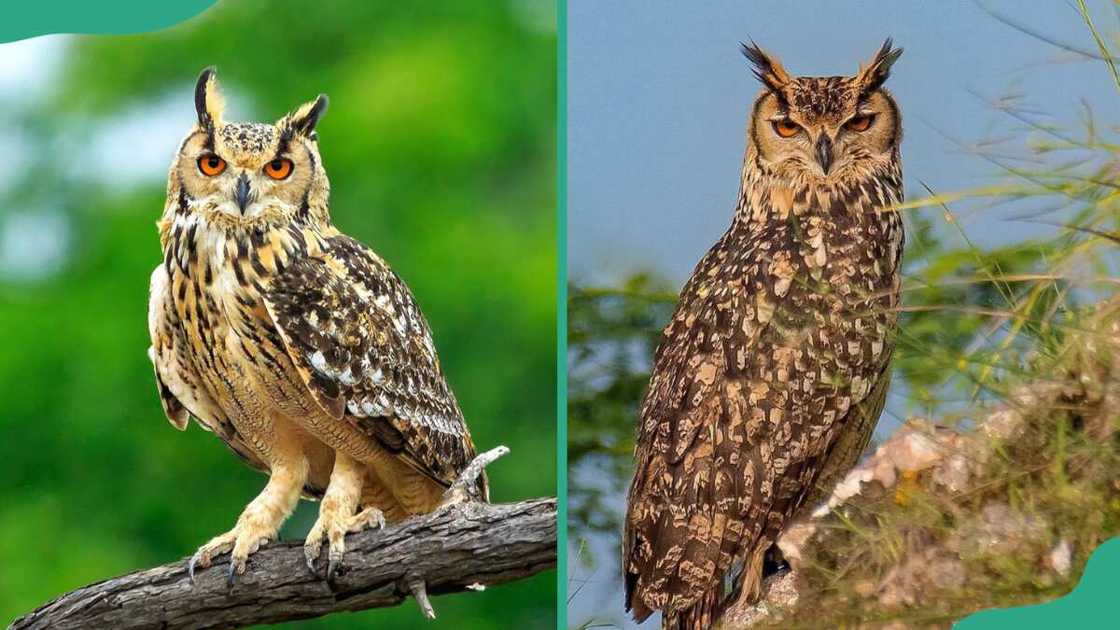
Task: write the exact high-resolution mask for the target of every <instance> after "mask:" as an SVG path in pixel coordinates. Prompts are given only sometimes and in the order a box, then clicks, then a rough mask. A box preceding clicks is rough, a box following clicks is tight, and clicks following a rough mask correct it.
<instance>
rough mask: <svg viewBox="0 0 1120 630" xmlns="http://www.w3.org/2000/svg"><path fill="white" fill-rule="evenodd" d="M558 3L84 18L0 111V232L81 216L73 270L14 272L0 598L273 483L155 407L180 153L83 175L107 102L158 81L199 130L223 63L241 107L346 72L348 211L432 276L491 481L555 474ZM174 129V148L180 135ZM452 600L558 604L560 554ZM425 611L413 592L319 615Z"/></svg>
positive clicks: (255, 6) (217, 524)
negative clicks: (201, 84) (202, 107)
mask: <svg viewBox="0 0 1120 630" xmlns="http://www.w3.org/2000/svg"><path fill="white" fill-rule="evenodd" d="M534 11H536V12H534ZM550 11H551V3H548V2H538V3H531V2H510V3H508V4H507V3H479V2H465V1H464V2H451V3H441V4H440V7H439V8H438V9H435V8H432V7H427V6H426V5H425V7H423V8H420V7H418V6H413V5H411V4H401V3H393V2H367V1H364V0H363V1H359V0H351V1H348V2H341V1H340V2H332V3H329V4H327V5H310V4H308V3H305V2H265V1H264V0H251V1H238V2H232V1H227V2H222V3H219V4H218V5H217V6H216V7H214V8H212V9H210V10H208V11H206V12H204V13H203V14H202V15H201V16H199V17H197V18H194V19H192V20H190V21H188V22H186V23H184V24H182V25H179V26H176V27H173V28H171V29H168V30H165V31H161V32H157V33H152V34H143V35H135V36H123V37H116V36H114V37H102V36H94V37H77V38H74V39H72V40H70V41H69V46H68V48H67V49H66V51H65V54H64V58H63V60H62V62H61V64H60V75H59V76H58V77H57V79H56V80H55V81H54V82H53V85H52V86H51V88H50V89H49V90H48V91H47V92H46V94H45V95H44V96H42V97H40V98H38V99H36V100H35V102H33V103H28V104H27V105H26V106H24V107H18V108H17V107H12V108H9V109H7V110H6V111H5V112H4V113H2V114H0V116H2V117H4V118H2V119H0V125H2V126H4V127H10V128H13V129H18V130H19V132H20V134H21V135H22V136H23V137H24V138H25V139H26V140H28V142H27V143H26V144H27V146H28V149H29V152H28V153H27V154H25V155H23V156H22V158H23V162H24V165H25V166H26V168H25V169H24V170H22V171H21V173H20V175H19V176H18V177H17V178H16V179H15V181H12V182H11V183H10V185H9V186H8V189H7V191H0V235H2V231H3V230H5V229H12V228H11V226H12V221H11V220H12V219H13V217H16V216H25V215H28V214H30V215H32V216H38V215H39V213H46V214H48V215H50V216H56V215H61V216H62V218H63V219H64V222H65V225H66V226H67V228H68V229H67V232H68V234H69V240H68V244H67V246H66V248H65V251H64V252H63V254H64V255H63V257H62V261H61V266H60V267H59V268H58V269H55V270H51V269H42V270H39V271H40V272H41V273H38V272H37V273H31V274H25V275H18V274H16V275H13V274H10V273H9V274H3V275H0V329H2V330H3V331H4V339H5V340H6V341H7V343H5V344H3V347H0V381H2V382H3V383H4V387H3V393H2V394H0V428H2V430H3V433H4V436H5V439H4V440H3V442H2V443H0V478H2V479H3V480H4V484H3V487H2V490H0V566H3V567H4V569H3V570H2V571H0V619H10V618H12V617H14V616H16V615H17V614H22V613H24V612H27V611H29V610H30V609H32V608H33V607H34V606H36V605H37V604H39V603H42V602H43V601H45V600H47V599H48V598H50V597H53V596H55V595H57V594H60V593H61V592H63V591H65V590H69V589H71V588H74V587H77V586H80V585H82V584H85V583H88V582H91V581H94V580H97V579H101V578H104V577H107V576H111V575H114V574H119V573H124V572H127V571H130V570H133V569H137V568H142V567H145V566H150V565H153V564H158V563H163V562H167V561H169V560H173V559H175V558H178V557H183V556H185V555H189V554H190V553H192V552H193V551H194V549H195V548H196V547H197V546H198V545H199V544H201V543H203V542H205V540H207V539H208V538H209V537H210V536H212V535H215V534H217V533H220V532H222V531H225V530H227V529H229V527H231V526H232V524H233V521H234V520H235V518H236V516H237V514H238V511H239V510H240V509H241V508H242V507H243V506H244V505H245V504H246V503H247V502H248V501H249V500H250V499H251V498H252V497H253V496H254V495H255V494H256V493H257V492H258V491H259V490H260V488H261V487H262V486H263V483H264V478H263V477H262V476H260V475H259V474H258V473H255V472H253V471H251V470H249V469H248V468H246V467H245V466H244V465H243V464H242V463H241V462H240V461H238V460H237V458H235V457H232V456H231V455H230V453H229V452H228V451H227V449H226V448H225V447H224V446H222V445H221V443H220V442H219V441H217V440H216V439H215V438H214V436H212V435H210V434H207V433H205V432H203V431H202V430H200V429H199V428H198V427H197V426H193V425H192V426H191V427H190V428H189V429H188V430H187V431H186V432H185V433H183V434H180V433H178V432H176V431H175V430H173V429H172V428H171V427H170V426H169V425H168V424H167V422H166V420H165V419H164V418H163V413H162V411H161V409H160V406H159V401H158V397H157V395H156V391H155V387H154V379H153V377H152V373H151V365H150V363H149V362H148V359H147V357H146V356H145V350H146V348H147V346H148V343H149V342H148V338H147V327H146V312H147V286H148V276H149V274H150V273H151V270H152V268H153V267H154V266H155V265H156V264H157V263H158V261H159V259H160V252H159V243H158V239H157V235H156V231H155V227H154V222H155V220H156V218H157V217H158V216H159V214H160V212H161V209H162V207H163V187H164V184H165V181H164V179H163V177H162V176H158V177H155V176H153V177H148V178H145V179H143V180H142V181H141V182H140V183H138V184H136V185H131V184H127V185H122V184H120V183H119V182H116V181H114V180H115V179H116V178H115V176H114V174H113V173H114V169H115V168H118V167H119V168H120V169H121V170H129V169H130V168H131V167H130V165H129V164H127V161H128V160H129V157H130V156H129V155H127V154H122V155H117V156H116V157H115V158H114V159H115V160H117V161H119V164H100V165H95V166H98V167H99V169H101V170H98V172H102V170H104V171H105V172H108V173H109V175H108V176H107V177H106V178H100V179H99V178H97V177H89V176H87V175H83V174H76V173H77V172H78V171H82V169H83V167H85V166H88V165H85V164H82V163H81V162H82V159H83V158H81V157H80V156H82V155H85V154H84V153H83V151H84V150H85V148H86V145H87V144H88V143H89V142H90V141H91V139H93V138H95V137H96V134H97V133H99V132H102V131H103V130H104V129H105V128H106V125H107V124H109V123H112V124H120V123H122V122H125V123H127V122H132V121H133V120H137V119H139V120H143V119H145V117H154V116H155V115H156V111H155V110H153V109H152V107H157V106H158V105H159V104H165V103H168V102H172V103H177V104H178V103H181V104H182V109H176V110H175V111H181V112H183V114H184V117H183V119H182V121H181V122H182V133H183V134H185V133H186V132H187V131H188V130H189V128H190V126H191V124H192V122H193V119H192V118H191V117H190V116H191V114H193V107H192V105H191V102H192V101H191V97H192V93H191V88H192V86H193V81H194V79H195V77H196V76H197V75H198V72H199V71H200V70H201V69H202V68H203V67H205V66H208V65H215V66H217V68H218V72H219V78H220V80H221V81H222V83H223V85H224V86H225V89H226V91H227V93H228V95H229V101H230V104H229V106H228V108H227V117H228V118H230V119H242V120H245V119H264V120H274V119H276V118H279V117H280V116H281V115H282V114H283V113H285V112H286V111H288V110H290V109H292V108H294V107H296V106H297V105H299V104H300V103H303V102H304V101H307V100H309V99H311V98H313V97H314V96H315V95H316V94H318V93H320V92H324V93H327V94H329V96H330V97H331V108H330V110H329V111H328V112H327V114H326V115H325V117H324V118H323V120H322V122H321V123H320V125H319V129H318V131H319V135H320V146H321V150H322V153H323V158H324V161H325V163H326V167H327V170H328V173H329V175H330V177H331V182H332V212H333V215H334V219H335V223H336V225H338V226H339V228H340V229H342V230H343V231H345V232H347V233H349V234H351V235H352V236H354V237H356V238H358V239H359V240H362V241H363V242H365V243H367V244H369V245H370V246H372V247H373V248H374V249H375V250H377V251H378V252H379V253H380V254H381V255H382V256H383V257H384V258H385V259H386V260H388V261H389V262H390V263H391V264H392V265H393V267H394V268H395V270H396V271H397V272H398V273H399V274H400V275H401V276H402V277H404V278H405V280H406V281H407V282H408V283H409V284H410V286H411V287H412V289H413V291H414V293H415V294H416V295H417V298H418V300H419V301H420V303H421V305H422V307H423V308H424V311H425V314H426V315H427V317H428V319H429V321H430V322H431V324H432V328H433V330H434V333H435V338H436V344H437V347H438V348H439V351H440V357H441V359H442V362H443V366H444V369H445V371H446V373H447V374H448V379H449V381H450V383H451V385H452V387H453V388H454V390H455V392H456V394H457V396H458V398H459V401H460V404H461V406H462V407H463V410H464V412H465V414H466V416H467V419H468V422H469V423H470V426H471V429H472V433H473V435H474V439H475V442H476V444H477V445H478V446H479V448H481V449H485V448H490V447H492V446H495V445H497V444H506V445H508V446H509V447H510V448H511V449H512V453H511V455H510V456H508V457H506V458H503V459H502V460H501V461H499V462H498V463H497V464H495V465H494V466H493V467H492V469H491V471H490V475H491V485H492V493H493V499H494V500H495V501H511V500H517V499H522V498H527V497H532V496H541V495H554V494H555V493H556V477H555V471H554V468H553V466H551V465H546V466H545V465H541V463H542V462H551V461H553V459H554V456H555V453H556V443H555V422H554V416H555V390H554V384H555V382H556V379H555V360H554V357H555V355H554V349H555V321H556V320H555V295H556V289H555V283H554V279H555V277H556V272H555V265H556V258H555V246H554V243H555V230H554V225H555V201H554V200H555V193H556V190H555V178H554V173H555V157H554V156H555V135H556V129H555V119H556V109H555V101H556V98H555V97H556V85H555V79H554V68H555V63H556V59H555V32H554V29H555V27H554V20H555V16H554V15H553V14H552V13H550ZM165 149H166V150H165V153H166V155H167V158H168V159H169V158H170V156H171V155H172V154H173V152H174V150H175V146H174V145H173V144H171V145H168V146H166V147H165ZM158 166H159V167H160V168H162V166H163V165H162V164H161V165H158ZM157 170H158V169H157ZM9 240H10V238H9ZM2 272H3V268H2V267H0V273H2ZM315 507H316V506H315V505H314V504H307V503H305V504H302V505H301V507H300V509H299V510H298V511H297V513H296V515H295V516H294V517H293V519H291V521H290V522H289V524H288V525H287V526H286V527H285V528H284V531H283V532H282V534H283V536H284V537H286V538H302V536H303V534H304V533H305V532H306V530H307V528H308V527H309V526H310V524H311V522H312V521H313V520H314V516H315ZM251 568H252V565H251V564H250V570H251ZM434 603H435V605H436V607H437V609H438V612H439V614H440V616H441V618H443V619H453V620H455V621H454V624H453V625H454V626H455V627H461V628H508V627H524V628H552V627H553V626H554V625H555V576H554V575H552V574H551V573H546V574H544V575H539V576H536V577H535V578H533V579H530V580H525V581H522V582H518V583H515V584H511V585H506V586H501V587H494V588H492V589H490V590H488V591H486V592H485V593H471V594H464V595H454V596H448V597H440V598H438V599H436V600H435V602H434ZM418 623H420V617H419V612H418V610H417V609H416V607H415V604H414V603H411V602H410V603H406V604H405V605H404V606H402V607H400V608H399V609H392V610H377V611H370V612H366V613H362V614H357V615H343V616H336V617H331V618H329V619H326V620H320V621H311V622H306V623H304V624H300V625H303V626H306V627H324V628H325V627H331V628H343V627H354V628H357V627H369V626H370V625H376V626H377V627H381V628H394V627H401V628H404V627H409V628H411V627H414V626H415V625H416V624H418Z"/></svg>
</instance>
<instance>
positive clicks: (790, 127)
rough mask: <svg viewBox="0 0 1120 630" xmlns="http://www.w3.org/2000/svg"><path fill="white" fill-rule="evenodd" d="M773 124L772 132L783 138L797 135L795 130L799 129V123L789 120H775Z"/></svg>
mask: <svg viewBox="0 0 1120 630" xmlns="http://www.w3.org/2000/svg"><path fill="white" fill-rule="evenodd" d="M773 124H774V133H776V134H778V135H779V136H781V137H783V138H792V137H793V136H795V135H797V132H799V131H801V125H799V124H797V123H795V122H791V121H789V120H784V119H783V120H775V121H774V123H773Z"/></svg>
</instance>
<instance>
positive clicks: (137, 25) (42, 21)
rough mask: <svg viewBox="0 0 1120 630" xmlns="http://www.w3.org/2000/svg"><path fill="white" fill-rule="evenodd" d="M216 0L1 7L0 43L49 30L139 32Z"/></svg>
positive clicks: (62, 0) (49, 1) (41, 1)
mask: <svg viewBox="0 0 1120 630" xmlns="http://www.w3.org/2000/svg"><path fill="white" fill-rule="evenodd" d="M215 2H216V0H176V1H175V2H151V1H150V0H110V1H106V2H74V1H73V0H38V1H37V2H20V3H14V4H12V5H11V6H8V7H5V9H4V19H3V20H0V43H2V42H12V41H16V40H20V39H27V38H28V37H35V36H37V35H46V34H49V33H88V34H101V33H105V34H115V35H123V34H126V33H141V32H145V31H155V30H159V29H161V28H167V27H168V26H171V25H173V24H177V23H179V22H182V21H183V20H186V19H187V18H191V17H194V16H196V15H198V14H199V13H202V12H203V11H204V10H206V9H208V8H209V7H210V6H212V5H213V4H214V3H215Z"/></svg>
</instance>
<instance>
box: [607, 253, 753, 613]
mask: <svg viewBox="0 0 1120 630" xmlns="http://www.w3.org/2000/svg"><path fill="white" fill-rule="evenodd" d="M721 244H722V242H721ZM721 244H717V245H716V246H715V247H713V248H712V250H711V251H709V252H708V254H707V255H706V256H705V257H704V259H702V260H701V262H700V263H699V264H698V265H697V267H696V270H695V271H694V272H693V275H692V277H691V278H690V279H689V281H688V283H686V284H685V286H684V288H683V289H682V290H681V296H680V299H679V301H678V304H677V308H676V310H675V312H674V314H673V317H672V319H671V320H670V323H669V325H668V326H667V327H666V328H665V331H664V332H663V333H662V337H661V341H660V344H659V345H658V349H657V352H656V354H655V356H654V366H653V370H652V373H651V376H650V385H649V389H648V390H647V391H646V395H645V397H644V398H643V400H642V404H641V407H640V411H639V415H640V418H639V427H638V436H637V442H636V446H635V455H634V458H635V473H634V479H633V481H632V483H631V486H630V492H629V496H628V501H627V514H626V521H625V531H624V537H623V554H624V557H623V566H624V573H625V586H626V607H627V610H633V611H634V615H635V618H636V619H637V620H638V621H639V622H641V621H642V620H643V619H644V618H645V617H647V616H648V615H649V614H651V612H652V610H653V609H661V610H666V609H673V610H679V609H684V608H687V607H689V606H692V605H693V604H694V603H696V601H697V600H698V599H699V598H700V597H701V595H703V594H704V593H706V592H709V591H711V589H712V587H713V584H714V583H715V582H716V581H717V578H716V576H717V575H719V574H720V573H721V572H722V571H726V569H727V567H728V566H729V565H730V564H731V559H732V558H731V553H729V552H728V551H723V552H721V547H729V548H730V549H729V551H732V552H733V551H734V550H735V548H736V547H737V546H738V544H739V541H740V540H741V538H742V537H743V534H744V530H745V528H746V526H747V524H746V523H745V522H744V517H745V514H744V508H745V507H749V505H750V503H751V497H749V496H748V497H747V498H746V499H745V501H743V502H739V501H737V500H736V497H738V496H741V495H742V494H743V488H744V482H743V476H744V473H743V471H744V469H748V468H751V467H754V468H755V469H756V470H755V472H754V473H750V474H753V475H760V474H761V472H762V471H761V470H760V468H761V466H760V462H758V461H751V460H752V459H757V457H758V450H759V447H760V446H761V444H758V443H753V444H751V443H743V442H742V441H739V442H735V443H733V442H731V441H730V440H728V439H726V438H728V437H731V436H728V435H724V432H723V430H722V429H718V425H719V421H720V416H721V415H723V414H725V413H736V414H746V413H749V411H748V410H738V409H730V408H728V404H729V403H730V404H734V402H733V401H732V399H731V397H727V396H725V395H724V393H723V389H724V388H725V387H726V386H727V383H725V382H722V381H723V380H724V379H723V375H722V374H718V375H717V371H719V372H722V371H723V370H724V367H723V364H724V361H723V357H724V355H725V354H728V353H729V352H730V353H732V354H734V353H738V352H739V351H742V352H749V351H750V349H751V348H750V345H749V344H751V343H753V340H751V339H739V340H738V342H739V343H740V344H743V345H742V347H741V348H739V349H737V350H732V349H731V347H730V346H731V345H732V344H733V343H735V341H736V340H734V339H725V337H726V334H727V333H726V331H727V330H728V329H729V328H730V322H729V321H728V320H727V312H726V311H725V310H724V308H722V307H721V306H720V300H721V299H722V297H723V295H724V291H723V290H722V289H721V288H720V286H717V285H714V284H712V282H711V281H709V280H708V279H709V277H710V275H716V274H709V272H710V271H711V270H713V269H716V268H718V267H719V266H720V265H721V264H722V261H723V248H722V247H721ZM717 282H718V281H717ZM744 297H745V296H742V297H736V298H734V299H733V303H732V304H728V305H726V306H729V307H731V308H739V307H740V306H741V305H740V304H739V301H740V300H741V299H744ZM753 339H757V333H756V334H755V335H754V336H753ZM717 431H718V433H719V435H717ZM735 437H736V438H740V435H738V434H737V435H736V436H735Z"/></svg>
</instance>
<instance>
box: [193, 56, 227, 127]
mask: <svg viewBox="0 0 1120 630" xmlns="http://www.w3.org/2000/svg"><path fill="white" fill-rule="evenodd" d="M225 106H226V101H225V99H224V98H222V91H221V90H220V89H219V88H218V75H217V74H216V72H215V71H214V66H210V67H209V68H206V69H205V70H203V71H202V74H200V75H198V83H196V84H195V86H194V109H195V111H196V112H198V125H199V126H200V127H202V128H204V129H212V128H213V127H214V126H215V125H217V124H219V123H221V121H222V111H223V110H224V109H225Z"/></svg>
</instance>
